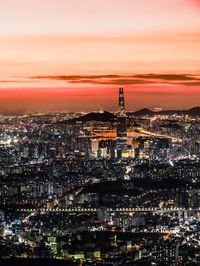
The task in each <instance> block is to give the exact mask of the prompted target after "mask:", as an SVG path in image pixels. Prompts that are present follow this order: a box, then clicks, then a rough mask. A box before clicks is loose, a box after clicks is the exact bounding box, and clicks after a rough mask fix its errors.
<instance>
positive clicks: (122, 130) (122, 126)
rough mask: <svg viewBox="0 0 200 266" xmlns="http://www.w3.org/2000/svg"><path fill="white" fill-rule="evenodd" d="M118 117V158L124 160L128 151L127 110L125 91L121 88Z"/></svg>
mask: <svg viewBox="0 0 200 266" xmlns="http://www.w3.org/2000/svg"><path fill="white" fill-rule="evenodd" d="M118 108H119V109H118V115H117V158H118V159H120V158H122V153H123V151H126V149H127V131H126V109H125V101H124V89H123V88H119V106H118Z"/></svg>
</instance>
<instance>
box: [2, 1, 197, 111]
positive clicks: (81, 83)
mask: <svg viewBox="0 0 200 266" xmlns="http://www.w3.org/2000/svg"><path fill="white" fill-rule="evenodd" d="M0 22H1V24H2V25H3V27H1V29H0V63H1V72H0V100H1V105H0V112H3V113H9V112H11V113H14V112H16V113H18V112H26V111H36V112H37V111H38V112H40V111H86V112H87V111H94V110H98V109H99V106H100V105H101V104H102V103H104V106H103V108H104V109H105V110H108V111H114V110H116V108H117V105H116V99H117V90H118V87H121V86H122V87H124V88H125V89H126V96H127V98H128V99H129V100H128V101H127V110H137V109H140V108H143V107H149V108H153V107H163V108H165V109H167V108H171V109H178V108H185V109H187V108H190V107H193V106H198V105H199V101H200V93H199V91H200V48H199V47H200V31H199V28H200V2H199V1H198V0H177V1H172V0H169V1H159V0H151V1H145V0H143V1H140V2H139V3H138V1H129V0H126V1H125V2H124V1H121V0H118V1H116V2H115V5H113V3H112V2H111V1H101V2H100V1H91V0H87V1H84V2H82V1H69V0H61V1H59V5H58V3H57V1H55V0H51V1H42V2H41V1H38V0H36V1H28V2H27V1H24V0H14V1H4V0H2V1H1V9H0ZM97 94H98V97H96V95H97Z"/></svg>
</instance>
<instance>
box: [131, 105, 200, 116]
mask: <svg viewBox="0 0 200 266" xmlns="http://www.w3.org/2000/svg"><path fill="white" fill-rule="evenodd" d="M127 114H128V115H133V116H153V115H173V114H177V115H189V116H200V107H199V106H196V107H192V108H191V109H188V110H184V109H183V110H162V111H157V112H155V111H152V110H150V109H148V108H143V109H140V110H138V111H136V112H127Z"/></svg>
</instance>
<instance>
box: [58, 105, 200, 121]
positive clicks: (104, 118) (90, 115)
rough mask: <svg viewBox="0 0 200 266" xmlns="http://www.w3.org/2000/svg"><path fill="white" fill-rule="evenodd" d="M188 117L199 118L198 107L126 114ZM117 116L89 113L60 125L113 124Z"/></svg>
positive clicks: (141, 110) (108, 113)
mask: <svg viewBox="0 0 200 266" xmlns="http://www.w3.org/2000/svg"><path fill="white" fill-rule="evenodd" d="M173 114H176V115H189V116H194V117H195V116H200V107H198V106H197V107H193V108H191V109H188V110H162V111H158V112H155V111H152V110H150V109H148V108H143V109H140V110H138V111H135V112H127V115H128V116H137V117H139V116H154V115H173ZM116 118H117V116H116V115H115V114H113V113H110V112H106V111H104V112H91V113H88V114H86V115H83V116H80V117H77V118H73V119H69V120H66V121H63V122H61V123H72V124H73V123H76V122H82V123H84V122H90V121H99V122H114V121H116Z"/></svg>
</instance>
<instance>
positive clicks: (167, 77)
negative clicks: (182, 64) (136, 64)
mask: <svg viewBox="0 0 200 266" xmlns="http://www.w3.org/2000/svg"><path fill="white" fill-rule="evenodd" d="M134 77H135V78H143V79H161V80H173V81H176V80H177V81H181V80H200V79H199V78H197V77H195V76H191V75H188V74H144V75H143V74H142V75H135V76H134Z"/></svg>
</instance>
